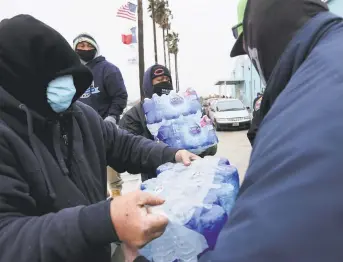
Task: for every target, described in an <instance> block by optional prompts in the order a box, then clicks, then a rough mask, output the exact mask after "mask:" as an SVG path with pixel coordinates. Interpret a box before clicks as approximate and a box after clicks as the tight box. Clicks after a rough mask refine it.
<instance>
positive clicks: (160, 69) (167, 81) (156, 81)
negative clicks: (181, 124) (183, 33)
mask: <svg viewBox="0 0 343 262" xmlns="http://www.w3.org/2000/svg"><path fill="white" fill-rule="evenodd" d="M143 90H144V97H145V98H152V96H153V94H157V95H159V96H162V95H163V94H165V95H168V94H169V93H170V91H171V90H173V81H172V78H171V75H170V72H169V70H168V68H166V67H165V66H163V65H159V64H156V65H153V66H151V67H150V68H148V69H147V70H146V72H145V74H144V79H143ZM119 126H120V128H122V129H125V130H127V131H129V132H130V133H132V134H135V135H140V136H144V137H146V138H148V139H151V140H154V137H153V135H152V134H151V133H150V131H149V129H148V127H147V124H146V119H145V114H144V110H143V101H142V102H140V103H138V104H136V105H135V106H134V107H132V108H131V109H130V110H129V111H128V112H126V114H125V115H124V116H123V117H122V119H121V120H120V122H119ZM216 153H217V146H213V147H211V148H209V149H207V150H206V151H205V152H204V153H202V154H201V155H200V156H201V157H204V156H206V155H211V156H213V155H215V154H216ZM155 176H156V174H155V173H151V174H145V173H142V181H145V180H147V179H150V178H153V177H155Z"/></svg>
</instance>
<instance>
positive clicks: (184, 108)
mask: <svg viewBox="0 0 343 262" xmlns="http://www.w3.org/2000/svg"><path fill="white" fill-rule="evenodd" d="M143 108H144V113H145V116H146V120H147V127H148V129H149V131H150V132H151V134H152V135H153V136H154V137H155V139H156V140H158V141H162V142H164V143H165V144H168V145H169V146H171V147H175V148H180V149H187V150H189V151H191V152H193V153H195V154H200V153H202V152H203V151H205V150H206V149H207V148H209V147H211V146H214V145H216V144H217V143H218V138H217V135H216V133H215V130H214V129H213V124H212V121H211V120H210V119H209V118H208V117H207V116H204V117H201V105H200V101H199V98H198V95H197V94H196V92H195V91H194V90H193V89H187V91H186V92H185V93H183V94H179V93H176V92H175V91H172V92H170V94H169V95H162V96H157V95H156V94H154V95H153V97H152V98H151V99H145V100H144V104H143Z"/></svg>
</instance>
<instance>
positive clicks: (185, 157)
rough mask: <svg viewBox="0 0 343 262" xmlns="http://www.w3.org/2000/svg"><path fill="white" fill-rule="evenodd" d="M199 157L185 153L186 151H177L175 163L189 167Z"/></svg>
mask: <svg viewBox="0 0 343 262" xmlns="http://www.w3.org/2000/svg"><path fill="white" fill-rule="evenodd" d="M199 158H200V157H199V156H197V155H195V154H193V153H191V152H189V151H187V150H179V151H177V152H176V155H175V161H176V162H177V163H183V164H184V165H185V166H189V165H190V164H191V163H192V161H194V160H196V159H199Z"/></svg>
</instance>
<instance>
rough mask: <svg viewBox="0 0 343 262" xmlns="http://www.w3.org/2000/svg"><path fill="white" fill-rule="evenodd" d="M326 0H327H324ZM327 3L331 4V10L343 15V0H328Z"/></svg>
mask: <svg viewBox="0 0 343 262" xmlns="http://www.w3.org/2000/svg"><path fill="white" fill-rule="evenodd" d="M324 2H325V0H324ZM326 3H327V4H328V5H329V8H330V11H331V12H333V13H335V14H337V15H340V16H343V2H342V0H326Z"/></svg>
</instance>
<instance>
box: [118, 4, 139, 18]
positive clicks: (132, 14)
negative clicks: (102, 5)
mask: <svg viewBox="0 0 343 262" xmlns="http://www.w3.org/2000/svg"><path fill="white" fill-rule="evenodd" d="M136 10H137V5H135V4H132V3H130V2H128V3H127V4H126V5H123V6H121V7H120V8H119V9H118V12H117V17H121V18H125V19H129V20H132V21H136Z"/></svg>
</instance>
